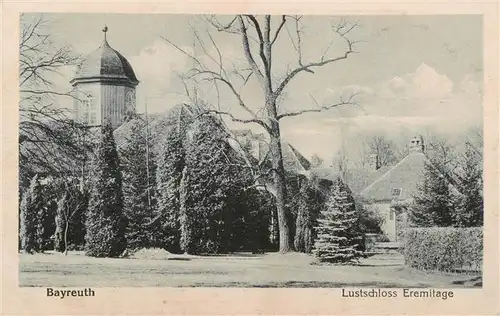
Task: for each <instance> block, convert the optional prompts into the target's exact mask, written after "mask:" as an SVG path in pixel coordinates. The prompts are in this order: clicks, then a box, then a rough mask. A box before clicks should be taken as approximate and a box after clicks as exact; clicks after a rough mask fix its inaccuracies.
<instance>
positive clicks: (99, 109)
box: [70, 27, 139, 128]
mask: <svg viewBox="0 0 500 316" xmlns="http://www.w3.org/2000/svg"><path fill="white" fill-rule="evenodd" d="M107 31H108V28H107V27H105V28H104V29H103V32H104V40H103V42H102V44H101V46H99V48H97V49H96V50H95V51H94V52H92V53H90V54H89V55H88V56H87V57H86V58H85V60H84V61H83V63H82V65H81V66H80V68H79V69H78V71H77V73H76V74H75V77H74V78H73V79H72V80H71V81H70V83H71V85H72V86H73V87H74V89H75V91H76V93H75V94H76V95H75V101H74V116H75V119H76V120H77V121H79V122H81V123H84V124H88V125H91V126H96V125H101V124H102V123H103V121H104V120H105V119H107V120H109V121H110V122H111V125H112V126H113V128H116V127H118V126H120V125H121V124H122V123H123V122H124V120H125V118H126V116H127V115H129V114H131V113H134V112H135V107H136V87H137V85H138V84H139V81H138V80H137V77H136V76H135V73H134V70H133V69H132V66H131V65H130V63H129V62H128V60H127V59H126V58H125V57H123V55H121V54H120V53H119V52H118V51H116V50H115V49H113V48H112V47H111V46H110V45H109V43H108V40H107V36H106V35H107Z"/></svg>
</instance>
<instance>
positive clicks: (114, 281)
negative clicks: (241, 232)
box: [19, 252, 480, 288]
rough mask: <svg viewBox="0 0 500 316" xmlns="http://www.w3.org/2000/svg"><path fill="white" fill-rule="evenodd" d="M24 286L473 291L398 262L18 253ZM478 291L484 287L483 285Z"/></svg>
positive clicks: (451, 277)
mask: <svg viewBox="0 0 500 316" xmlns="http://www.w3.org/2000/svg"><path fill="white" fill-rule="evenodd" d="M19 257H20V275H19V282H20V286H37V287H49V286H51V287H87V286H88V287H90V286H91V287H120V286H128V287H146V286H147V287H152V286H153V287H154V286H159V287H198V286H200V287H201V286H203V287H345V286H352V287H356V286H366V287H434V288H460V287H472V286H474V284H475V285H476V286H477V285H478V284H477V282H475V283H474V282H472V281H469V280H472V279H475V280H477V279H478V278H477V277H476V276H474V275H457V274H444V273H427V272H423V271H418V270H415V269H412V268H408V267H405V266H404V265H403V264H402V262H400V261H398V260H393V261H391V260H387V261H384V260H378V261H377V260H373V259H370V258H369V259H364V260H362V262H361V264H360V265H358V266H318V265H311V262H312V257H311V256H308V255H305V254H299V253H291V254H285V255H281V254H277V253H268V254H259V255H253V254H247V253H241V254H235V255H228V256H216V257H215V256H214V257H197V256H188V255H177V256H171V257H169V258H168V260H155V259H110V258H90V257H85V256H84V255H83V254H82V253H78V252H71V253H70V254H68V256H64V255H62V254H58V253H47V254H37V255H27V254H20V255H19ZM479 286H480V285H479Z"/></svg>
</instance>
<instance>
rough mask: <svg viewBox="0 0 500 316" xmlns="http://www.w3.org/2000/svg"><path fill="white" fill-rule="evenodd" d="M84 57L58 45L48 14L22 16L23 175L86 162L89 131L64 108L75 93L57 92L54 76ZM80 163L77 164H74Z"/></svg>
mask: <svg viewBox="0 0 500 316" xmlns="http://www.w3.org/2000/svg"><path fill="white" fill-rule="evenodd" d="M79 60H80V59H79V57H77V56H74V55H73V54H72V53H71V49H70V47H68V46H58V45H57V43H56V42H55V40H54V39H53V36H52V35H51V33H50V28H49V27H48V22H47V20H45V18H44V16H43V15H26V14H22V15H21V31H20V42H19V64H20V66H19V89H20V103H19V115H20V124H19V134H20V135H19V154H20V166H21V167H22V168H21V169H22V170H21V173H23V172H25V171H27V170H28V169H30V168H31V167H30V166H36V169H37V170H38V171H43V172H50V173H62V172H68V171H71V170H74V167H75V166H74V165H71V164H70V161H71V160H72V158H78V157H81V149H82V146H81V144H80V143H78V142H76V141H75V139H77V138H80V137H81V133H82V132H85V130H82V129H80V126H79V125H78V124H76V123H75V122H74V121H72V120H70V119H69V116H68V110H67V109H64V108H63V107H61V106H60V104H58V101H59V99H60V98H62V97H68V98H74V96H73V94H72V91H57V89H56V88H55V87H54V84H53V81H52V80H51V78H52V77H51V76H53V75H54V74H57V73H58V72H59V71H60V70H61V69H63V67H65V66H68V65H76V64H77V63H78V62H79ZM73 161H74V159H73ZM28 178H29V177H28Z"/></svg>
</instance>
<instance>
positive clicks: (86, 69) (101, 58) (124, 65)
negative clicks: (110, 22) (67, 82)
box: [71, 28, 139, 85]
mask: <svg viewBox="0 0 500 316" xmlns="http://www.w3.org/2000/svg"><path fill="white" fill-rule="evenodd" d="M104 30H105V32H106V31H107V28H105V29H104ZM104 30H103V31H104ZM105 34H106V33H105ZM103 80H106V81H118V82H120V81H121V82H124V83H129V84H132V85H137V84H138V83H139V81H138V80H137V77H136V76H135V73H134V70H133V69H132V66H131V65H130V63H129V62H128V60H127V59H126V58H125V57H123V55H122V54H120V53H119V52H118V51H116V50H114V49H113V48H112V47H111V46H110V45H109V43H108V41H107V39H106V35H105V36H104V41H103V43H102V44H101V46H99V48H98V49H96V50H95V51H93V52H92V53H90V54H89V55H88V56H87V57H86V58H85V60H84V61H83V63H82V64H81V66H80V68H79V69H78V71H77V73H76V75H75V78H74V79H73V80H71V83H72V84H73V85H74V84H76V83H79V82H89V81H91V82H93V81H103Z"/></svg>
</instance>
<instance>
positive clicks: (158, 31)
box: [46, 13, 483, 161]
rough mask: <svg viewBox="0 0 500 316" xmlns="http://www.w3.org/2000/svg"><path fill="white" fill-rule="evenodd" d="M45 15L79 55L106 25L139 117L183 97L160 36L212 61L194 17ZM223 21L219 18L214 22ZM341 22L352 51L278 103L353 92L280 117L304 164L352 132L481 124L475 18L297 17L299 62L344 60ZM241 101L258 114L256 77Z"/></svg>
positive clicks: (234, 59)
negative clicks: (131, 78)
mask: <svg viewBox="0 0 500 316" xmlns="http://www.w3.org/2000/svg"><path fill="white" fill-rule="evenodd" d="M46 17H47V19H48V20H49V22H50V23H49V25H50V29H51V32H52V34H54V36H55V37H56V39H57V42H58V43H64V44H67V45H70V46H72V48H73V49H74V52H75V53H77V54H81V55H82V56H85V55H87V54H89V53H91V52H92V51H93V50H95V49H97V47H98V46H99V45H100V43H101V42H102V39H103V33H102V31H101V29H102V28H103V27H104V26H105V25H107V26H108V29H109V31H108V33H107V38H108V41H109V43H110V45H111V46H112V47H113V48H114V49H116V50H118V51H119V52H120V53H121V54H122V55H124V56H125V57H126V58H127V59H128V60H129V61H130V63H131V64H132V67H133V68H134V71H135V73H136V75H137V77H138V79H139V81H140V84H139V86H138V88H137V98H138V101H137V102H138V104H137V111H138V112H143V111H144V105H145V100H146V99H147V100H148V101H147V105H148V112H151V113H161V112H164V111H166V110H168V109H169V108H171V107H172V106H174V105H175V104H177V103H178V102H180V101H184V100H185V97H184V96H183V95H182V93H183V86H182V84H181V81H180V80H179V77H178V74H181V73H184V72H186V71H187V70H189V68H190V67H192V65H193V62H192V61H191V60H190V59H189V58H188V57H187V56H186V55H185V54H182V53H181V52H179V51H178V50H177V49H175V48H174V47H173V46H172V45H170V44H169V43H168V42H167V41H165V40H164V39H163V38H162V37H166V38H168V39H169V40H170V41H172V42H174V43H175V44H176V45H178V46H179V47H182V48H183V49H185V50H186V51H189V52H193V53H194V54H195V55H196V56H197V57H198V58H200V59H201V60H204V61H206V62H207V63H210V57H208V56H207V53H206V52H208V53H209V54H211V56H212V57H217V55H216V50H215V48H214V46H213V45H212V44H211V42H210V41H209V40H208V37H207V36H206V29H207V28H209V24H207V22H206V19H204V17H202V16H196V15H165V14H148V15H146V14H144V15H137V14H134V15H127V14H76V13H59V14H49V15H47V16H46ZM228 18H229V17H225V16H222V17H218V19H220V20H221V21H228ZM341 18H342V19H344V20H346V21H348V22H356V23H357V24H358V25H359V27H358V28H356V29H354V30H353V31H352V32H351V33H349V38H351V39H353V40H356V41H360V43H359V44H356V46H355V49H356V51H357V52H358V53H356V54H352V55H350V56H349V58H348V59H346V60H343V61H340V62H338V63H334V64H330V65H327V66H325V67H323V68H321V69H317V71H315V73H314V74H310V73H302V74H301V75H299V76H297V77H296V78H295V79H294V80H293V81H292V82H291V83H290V85H289V86H288V88H287V89H286V90H285V93H284V95H283V97H282V98H280V104H279V107H280V110H282V111H287V110H295V109H301V108H314V107H316V106H317V105H316V104H315V102H318V103H320V104H323V105H327V104H332V102H333V103H335V102H338V100H339V98H340V96H344V97H345V96H349V95H351V94H352V93H359V94H357V96H356V101H357V105H356V106H351V107H342V108H336V109H334V110H331V111H328V112H324V113H311V114H306V115H302V116H298V117H293V118H285V119H283V121H282V135H283V137H284V138H285V139H286V140H287V141H289V142H291V143H292V144H293V145H294V146H295V147H296V148H298V149H299V150H300V151H301V152H302V153H303V154H304V155H305V156H306V157H311V156H312V155H313V154H317V155H319V156H320V157H322V158H323V159H324V160H327V161H328V160H331V158H332V157H333V156H334V154H335V152H336V151H337V150H338V149H339V148H340V146H341V144H342V143H344V144H345V143H346V142H347V143H349V142H356V141H357V140H358V138H359V137H361V136H360V135H370V134H374V133H384V134H386V135H388V136H389V138H393V139H394V140H397V141H402V142H406V141H408V142H409V141H410V138H411V136H413V135H416V134H424V133H425V132H426V131H428V130H429V129H432V130H435V131H437V132H439V133H443V134H446V135H450V136H453V135H458V134H460V133H463V132H464V131H466V130H467V129H468V128H469V127H476V126H482V89H483V88H482V87H483V51H482V47H483V42H482V39H483V36H482V19H481V16H479V15H453V16H451V15H450V16H408V15H400V16H345V17H329V16H304V17H303V18H302V19H301V25H302V31H303V34H304V35H303V37H302V48H303V50H304V54H303V60H304V61H314V60H317V59H318V58H319V57H320V56H321V55H322V52H324V51H325V50H326V49H327V48H328V47H330V48H329V50H328V56H336V55H338V54H342V53H343V51H344V49H345V42H344V41H343V40H342V39H340V38H338V37H336V36H335V34H334V33H333V32H332V31H331V25H332V23H338V22H339V21H340V19H341ZM279 20H280V18H279V17H273V21H274V23H273V24H272V25H273V26H274V27H276V26H277V23H279ZM192 29H197V30H198V32H199V33H198V34H200V35H199V36H200V38H202V39H203V40H204V43H205V50H206V52H205V51H203V50H202V48H201V47H200V45H197V46H195V47H194V48H193V43H194V37H193V31H192ZM294 32H295V28H294V25H290V27H288V28H287V29H286V32H282V33H281V35H280V37H279V38H278V40H277V42H276V44H275V51H274V52H273V56H274V57H275V59H274V61H273V69H274V73H275V78H276V80H279V79H281V78H283V76H284V75H285V74H286V72H287V70H288V69H290V68H293V67H296V66H297V57H296V53H295V51H294V48H293V45H292V43H291V42H290V35H289V34H292V35H293V34H294ZM213 38H214V41H215V42H216V43H217V46H218V48H219V49H220V51H221V52H222V56H223V63H224V64H225V65H233V64H234V65H236V66H237V67H243V66H245V62H246V61H245V59H244V56H243V53H242V47H241V40H240V39H239V37H238V36H237V35H234V34H225V33H221V32H214V33H213ZM330 43H333V44H332V45H331V46H330ZM217 58H218V57H217ZM74 72H75V69H73V68H71V67H69V68H68V69H65V70H63V71H61V73H60V74H59V75H58V76H57V78H54V82H55V84H56V86H57V88H58V89H60V90H65V89H66V90H69V89H71V86H70V85H69V83H68V81H69V80H70V79H71V78H72V76H73V75H74ZM200 89H201V92H200V94H201V95H202V96H203V97H204V98H206V99H207V100H208V101H209V102H210V103H212V104H216V103H218V102H217V97H216V94H215V92H214V91H215V89H213V87H211V88H209V87H205V88H200ZM219 95H220V96H219V98H220V99H219V100H220V101H219V103H220V106H221V108H222V109H224V110H228V111H232V112H233V111H234V113H235V115H236V114H237V115H244V113H243V112H241V111H240V110H239V108H238V105H237V103H235V99H234V98H233V97H232V95H231V94H230V92H229V90H227V89H224V88H221V91H220V93H219ZM242 96H243V98H244V100H245V102H246V103H247V104H249V106H250V107H252V108H253V109H255V110H258V109H259V108H260V107H261V105H262V92H261V90H260V87H259V86H258V84H257V82H256V81H255V80H250V81H249V83H248V84H247V85H246V86H245V87H244V88H243V90H242ZM234 127H235V128H240V127H241V126H240V127H238V126H234ZM248 127H250V126H242V127H241V128H248ZM251 128H254V127H253V126H252V127H251ZM256 130H258V128H257V129H256ZM353 150H354V149H353Z"/></svg>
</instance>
